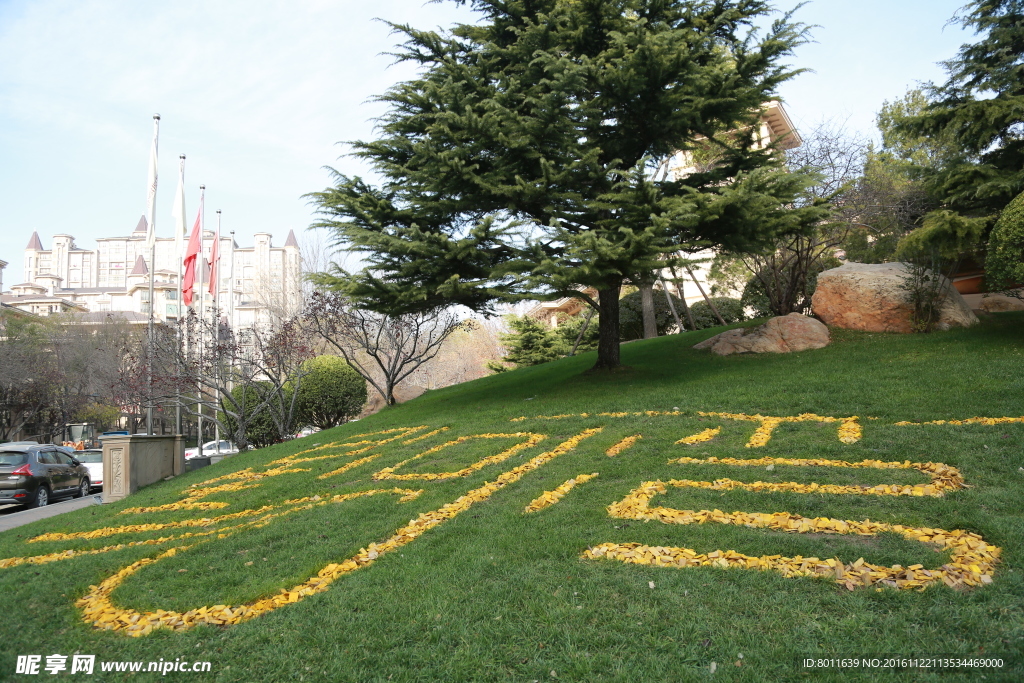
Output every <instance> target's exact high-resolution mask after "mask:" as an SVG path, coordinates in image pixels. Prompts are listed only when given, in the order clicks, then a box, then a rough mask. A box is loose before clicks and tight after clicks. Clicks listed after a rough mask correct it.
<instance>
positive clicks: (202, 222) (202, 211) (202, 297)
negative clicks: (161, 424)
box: [196, 185, 206, 458]
mask: <svg viewBox="0 0 1024 683" xmlns="http://www.w3.org/2000/svg"><path fill="white" fill-rule="evenodd" d="M205 232H206V185H200V186H199V256H198V257H197V260H198V262H199V263H198V266H199V267H198V268H196V270H197V271H198V273H199V290H198V291H199V358H200V366H199V371H200V372H202V358H203V355H204V353H203V352H204V349H203V325H204V324H205V323H206V313H205V310H206V307H205V306H204V305H203V304H204V303H205V301H206V292H205V291H204V290H203V275H204V271H205V270H206V268H205V266H204V265H203V263H204V261H205V260H206V256H204V255H203V240H204V238H205V237H206V235H205V234H204V233H205ZM196 431H197V432H198V437H199V440H198V441H197V442H196V447H197V451H196V453H197V455H198V456H199V457H200V458H201V457H203V387H202V384H200V385H199V419H198V421H197V424H196Z"/></svg>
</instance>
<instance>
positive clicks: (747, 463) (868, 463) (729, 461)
mask: <svg viewBox="0 0 1024 683" xmlns="http://www.w3.org/2000/svg"><path fill="white" fill-rule="evenodd" d="M668 462H669V464H673V463H677V464H680V465H688V464H695V465H704V464H715V465H736V466H739V467H764V466H773V465H792V466H796V467H846V468H855V469H856V468H872V469H880V470H893V469H896V470H911V469H913V470H917V471H919V472H922V473H924V474H927V475H928V476H930V477H931V479H932V480H931V482H930V483H928V484H879V485H877V486H866V485H838V484H818V483H811V484H797V483H796V482H782V483H770V482H764V481H756V482H753V483H749V484H747V483H742V482H738V481H736V482H734V481H732V480H731V479H718V480H716V481H715V482H706V481H703V482H693V481H689V480H680V481H678V482H677V480H673V481H672V482H670V484H672V485H673V486H689V487H696V488H710V489H720V490H728V489H733V488H744V489H746V490H748V491H794V492H797V493H855V494H856V493H860V494H866V495H887V496H935V497H941V496H942V495H943V494H944V493H945V492H946V491H955V490H957V489H962V488H965V487H966V486H967V485H966V484H965V483H964V478H963V476H961V474H960V470H958V469H957V468H955V467H950V466H949V465H946V464H943V463H941V462H910V461H909V460H905V461H903V462H888V461H884V460H861V461H860V462H849V461H847V460H825V459H822V458H756V459H751V460H744V459H742V458H714V457H712V458H706V459H700V458H676V459H674V460H669V461H668ZM719 484H720V485H719Z"/></svg>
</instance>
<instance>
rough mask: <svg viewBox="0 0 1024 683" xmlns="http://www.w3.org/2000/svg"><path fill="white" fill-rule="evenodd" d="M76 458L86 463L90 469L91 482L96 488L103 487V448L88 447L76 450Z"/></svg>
mask: <svg viewBox="0 0 1024 683" xmlns="http://www.w3.org/2000/svg"><path fill="white" fill-rule="evenodd" d="M72 457H74V458H75V460H77V461H78V462H80V463H82V464H83V465H85V467H86V469H88V470H89V483H90V484H92V487H93V488H94V489H100V490H102V489H103V450H102V449H100V448H86V449H85V450H84V451H76V452H75V455H73V456H72Z"/></svg>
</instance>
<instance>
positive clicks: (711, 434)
mask: <svg viewBox="0 0 1024 683" xmlns="http://www.w3.org/2000/svg"><path fill="white" fill-rule="evenodd" d="M721 431H722V428H721V427H714V428H711V429H705V430H704V431H702V432H698V433H696V434H693V435H691V436H684V437H683V438H681V439H679V441H676V443H685V444H688V445H690V446H693V445H695V444H698V443H703V442H705V441H711V439H713V438H715V437H716V436H718V434H719V432H721Z"/></svg>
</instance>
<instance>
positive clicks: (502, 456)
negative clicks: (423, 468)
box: [373, 432, 547, 481]
mask: <svg viewBox="0 0 1024 683" xmlns="http://www.w3.org/2000/svg"><path fill="white" fill-rule="evenodd" d="M522 437H526V441H522V442H520V443H517V444H516V445H514V446H512V447H511V448H507V449H505V450H503V451H502V452H501V453H498V454H497V455H491V456H488V457H486V458H482V459H480V460H477V461H476V462H475V463H473V464H472V465H469V466H468V467H463V468H462V469H461V470H457V471H455V472H423V473H418V474H395V470H397V469H398V468H399V467H402V466H403V465H407V464H408V463H410V462H412V461H413V460H417V459H419V458H422V457H423V456H426V455H431V454H433V453H437V452H438V451H440V450H442V449H445V448H448V447H449V446H454V445H456V444H460V443H465V442H466V441H470V440H472V439H518V438H522ZM546 438H547V435H545V434H534V433H533V432H514V433H512V434H471V435H469V436H460V437H459V438H457V439H453V440H452V441H448V442H446V443H443V444H441V445H440V446H434V447H433V448H429V449H427V450H425V451H423V452H422V453H419V454H417V455H414V456H412V457H411V458H408V459H406V460H403V461H402V462H400V463H398V464H397V465H394V466H393V467H385V468H384V469H382V470H380V471H379V472H376V473H374V475H373V478H374V480H376V481H380V480H382V479H399V480H405V481H409V480H414V479H420V480H425V481H437V480H440V479H452V478H454V477H467V476H469V475H471V474H473V473H474V472H476V471H478V470H481V469H483V468H484V467H486V466H487V465H493V464H496V463H499V462H504V461H505V460H508V459H509V458H510V457H512V456H513V455H515V454H516V453H518V452H519V451H521V450H524V449H526V448H532V447H533V446H536V445H537V444H538V443H540V442H541V441H543V440H544V439H546Z"/></svg>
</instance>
